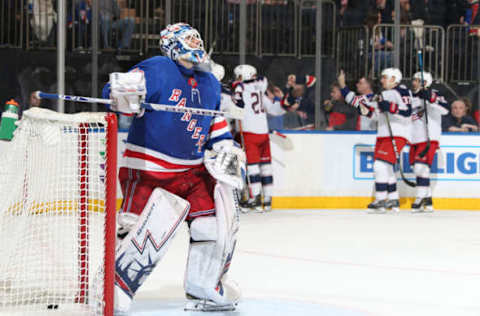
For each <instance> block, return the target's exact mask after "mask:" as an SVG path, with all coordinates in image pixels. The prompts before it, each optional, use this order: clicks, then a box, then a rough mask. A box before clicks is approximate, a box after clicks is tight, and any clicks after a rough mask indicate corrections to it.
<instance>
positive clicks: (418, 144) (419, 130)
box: [409, 72, 449, 212]
mask: <svg viewBox="0 0 480 316" xmlns="http://www.w3.org/2000/svg"><path fill="white" fill-rule="evenodd" d="M422 77H423V85H422ZM432 81H433V78H432V75H431V74H430V73H429V72H423V75H422V73H421V72H417V73H416V74H415V75H414V76H413V81H412V91H413V114H412V138H411V146H410V157H409V160H410V165H411V166H413V170H414V172H415V176H416V184H417V186H416V199H415V201H414V202H413V204H412V212H424V211H425V212H432V211H433V203H432V189H431V187H430V168H431V166H432V162H433V158H434V157H435V152H436V151H437V149H438V148H439V140H440V135H441V133H442V115H446V114H448V112H449V110H448V103H447V102H446V100H445V98H444V97H442V96H441V95H440V94H439V92H438V91H437V90H434V89H431V88H430V86H431V85H432ZM424 88H425V89H424ZM425 107H426V108H425ZM425 111H426V115H425ZM426 116H428V119H426ZM427 120H428V123H427ZM427 129H428V132H427ZM428 144H429V145H428ZM427 147H428V148H427Z"/></svg>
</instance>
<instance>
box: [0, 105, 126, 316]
mask: <svg viewBox="0 0 480 316" xmlns="http://www.w3.org/2000/svg"><path fill="white" fill-rule="evenodd" d="M116 142H117V127H116V118H115V115H114V114H106V113H79V114H61V113H57V112H53V111H50V110H45V109H40V108H32V109H30V110H28V111H25V112H24V114H23V118H22V120H21V121H19V125H18V128H17V130H16V131H15V135H14V138H13V140H12V141H11V142H9V143H5V144H3V145H2V147H1V151H0V179H1V182H0V315H106V316H110V315H112V314H113V311H112V308H113V307H112V306H113V274H114V251H115V203H116V172H117V170H116V168H117V167H116V157H117V149H116Z"/></svg>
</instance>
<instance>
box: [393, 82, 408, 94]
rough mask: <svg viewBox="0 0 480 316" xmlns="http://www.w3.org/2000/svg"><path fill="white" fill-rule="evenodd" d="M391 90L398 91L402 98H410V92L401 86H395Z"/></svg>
mask: <svg viewBox="0 0 480 316" xmlns="http://www.w3.org/2000/svg"><path fill="white" fill-rule="evenodd" d="M393 90H396V91H398V93H400V95H401V96H402V97H403V96H410V90H409V89H408V88H407V87H406V86H405V85H403V84H402V85H398V86H396V87H395V88H393Z"/></svg>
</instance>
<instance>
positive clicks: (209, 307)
mask: <svg viewBox="0 0 480 316" xmlns="http://www.w3.org/2000/svg"><path fill="white" fill-rule="evenodd" d="M187 299H188V301H187V303H186V304H185V308H184V309H185V311H197V312H227V311H234V310H235V308H236V307H237V305H238V302H235V303H230V304H221V305H220V304H216V303H215V302H213V301H209V300H206V299H199V298H196V297H194V296H191V295H188V294H187Z"/></svg>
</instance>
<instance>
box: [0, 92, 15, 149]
mask: <svg viewBox="0 0 480 316" xmlns="http://www.w3.org/2000/svg"><path fill="white" fill-rule="evenodd" d="M16 121H18V103H17V102H16V101H15V100H14V99H11V100H10V101H8V102H7V103H6V104H5V111H3V113H2V120H1V122H0V140H12V138H13V132H14V131H15V129H16V128H17V126H16V125H15V122H16Z"/></svg>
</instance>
